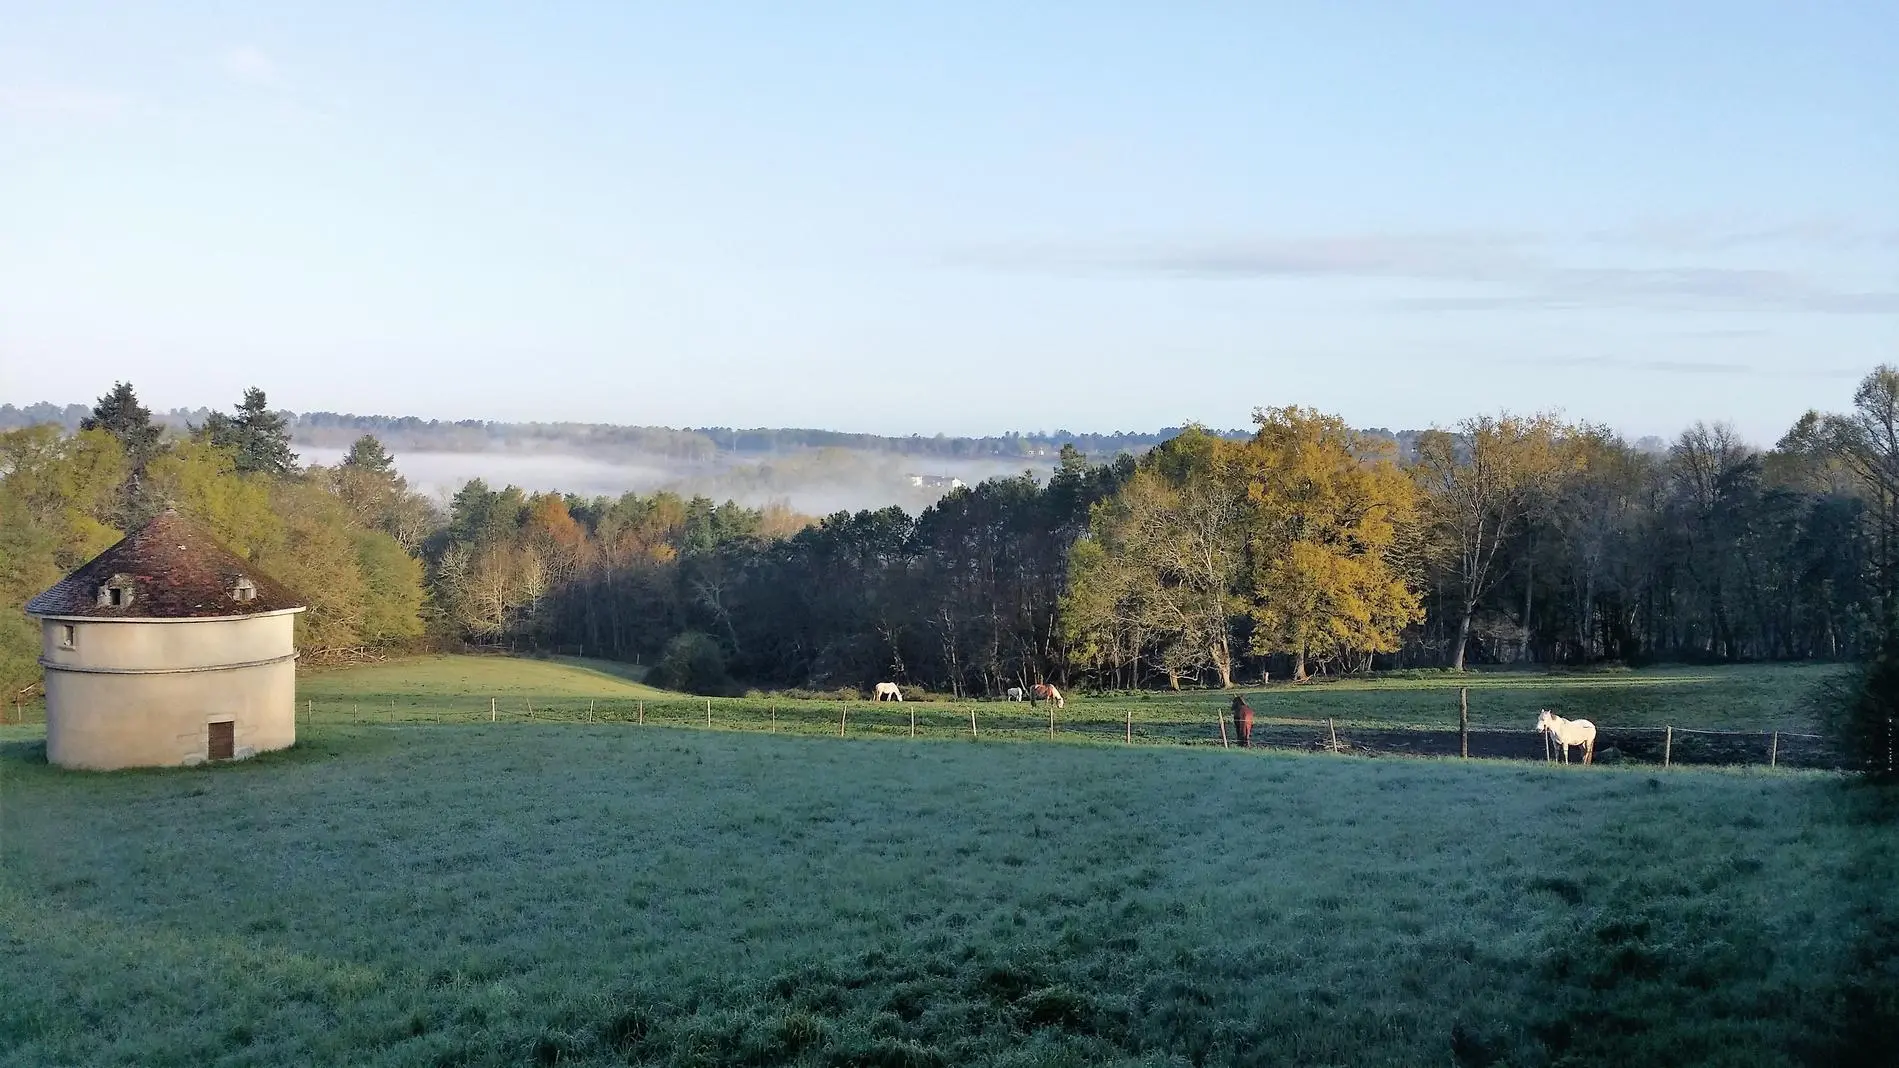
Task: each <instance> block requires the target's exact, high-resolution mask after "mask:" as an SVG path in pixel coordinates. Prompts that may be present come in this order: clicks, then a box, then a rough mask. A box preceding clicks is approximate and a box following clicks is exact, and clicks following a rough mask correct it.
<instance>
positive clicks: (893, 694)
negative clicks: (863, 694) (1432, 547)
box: [871, 682, 903, 701]
mask: <svg viewBox="0 0 1899 1068" xmlns="http://www.w3.org/2000/svg"><path fill="white" fill-rule="evenodd" d="M871 700H873V701H901V700H903V687H901V686H898V685H897V684H896V683H894V682H880V683H878V684H877V690H876V693H875V694H873V695H872V697H871Z"/></svg>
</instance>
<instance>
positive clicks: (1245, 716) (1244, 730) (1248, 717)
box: [1233, 694, 1253, 746]
mask: <svg viewBox="0 0 1899 1068" xmlns="http://www.w3.org/2000/svg"><path fill="white" fill-rule="evenodd" d="M1233 733H1235V734H1237V735H1239V736H1240V745H1241V746H1245V745H1247V744H1249V743H1250V742H1251V741H1252V738H1253V706H1252V705H1249V704H1247V703H1246V698H1244V697H1241V696H1239V695H1238V694H1235V695H1234V697H1233Z"/></svg>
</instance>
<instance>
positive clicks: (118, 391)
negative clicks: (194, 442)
mask: <svg viewBox="0 0 1899 1068" xmlns="http://www.w3.org/2000/svg"><path fill="white" fill-rule="evenodd" d="M79 428H80V429H81V430H103V431H105V432H106V433H108V434H111V435H112V436H113V437H115V438H118V439H119V445H120V446H121V447H122V448H123V449H124V450H125V458H126V459H127V460H129V461H131V464H132V470H133V471H135V472H136V471H139V470H142V469H144V467H145V461H147V460H149V459H151V458H152V454H153V453H154V452H156V451H157V450H158V437H159V434H160V430H159V428H158V426H157V425H156V424H154V423H153V422H152V410H151V409H150V408H147V407H145V406H144V405H143V404H140V403H139V402H138V394H137V393H135V392H133V390H132V383H130V382H114V383H113V384H112V392H110V393H107V394H106V395H105V396H103V397H100V398H99V402H98V403H97V404H95V405H93V406H92V414H91V415H89V416H87V417H86V418H85V419H82V420H80V423H79Z"/></svg>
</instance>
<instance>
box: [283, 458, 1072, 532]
mask: <svg viewBox="0 0 1899 1068" xmlns="http://www.w3.org/2000/svg"><path fill="white" fill-rule="evenodd" d="M295 448H296V450H297V452H298V454H299V459H300V461H301V462H302V463H305V464H323V465H326V466H329V465H334V464H337V463H340V462H342V459H343V457H344V455H345V453H346V450H344V449H341V448H337V447H334V446H328V445H312V444H307V443H302V442H299V443H297V444H296V445H295ZM391 451H392V452H394V455H395V459H396V469H397V470H398V471H400V472H401V473H402V475H403V477H404V478H407V479H408V480H409V484H410V486H412V487H413V488H415V489H416V490H417V491H419V492H421V493H424V494H427V495H429V496H430V497H434V498H437V499H439V500H442V501H446V500H447V499H448V498H450V497H452V496H454V494H455V492H456V491H457V490H459V489H461V488H462V486H463V485H464V484H466V483H467V482H468V481H469V480H470V479H475V478H479V479H482V480H484V481H485V482H487V483H488V484H489V485H490V486H493V487H495V488H500V487H502V486H508V485H514V486H519V487H521V488H522V489H524V490H528V491H530V492H533V491H543V492H545V491H558V492H561V493H572V494H577V495H579V496H582V497H600V496H606V497H617V496H619V495H620V494H622V493H628V492H633V493H653V492H655V491H658V490H672V491H674V492H676V493H680V494H682V495H685V496H692V495H694V494H704V495H705V496H707V497H711V498H713V499H715V500H720V501H723V500H726V499H728V498H729V499H731V500H735V501H738V502H739V503H740V504H745V505H750V506H753V507H760V506H763V505H766V504H770V503H773V502H779V503H783V504H786V505H789V506H790V507H791V508H793V509H794V510H796V511H799V512H803V513H805V514H807V515H829V514H831V513H833V512H839V511H849V512H854V511H858V510H860V509H865V508H883V507H887V506H889V505H893V504H894V505H899V506H901V507H903V508H904V509H905V510H906V511H909V512H910V513H912V514H915V513H917V512H919V511H921V510H922V509H924V508H926V507H928V506H929V505H931V504H933V503H935V502H936V501H937V500H938V499H939V498H941V497H942V496H943V494H945V493H947V492H948V491H949V490H950V488H951V484H950V483H949V481H948V480H952V479H956V480H961V481H962V482H963V483H965V484H967V485H972V486H973V485H975V484H976V483H978V482H981V481H982V480H984V479H987V478H996V477H1007V476H1012V475H1020V474H1022V473H1023V472H1024V471H1032V472H1033V473H1034V474H1035V476H1036V477H1037V478H1038V479H1042V478H1046V477H1047V476H1048V474H1049V473H1050V471H1052V470H1053V466H1052V465H1049V464H1043V463H1039V462H1036V461H1023V460H1005V459H999V458H998V459H982V460H946V459H935V458H932V459H929V460H922V459H919V458H916V457H903V456H893V455H890V454H887V453H876V452H867V451H862V450H855V449H812V450H808V451H803V452H799V453H794V454H791V455H788V456H778V457H773V458H772V459H769V460H762V461H758V462H751V463H747V462H725V463H705V462H693V463H679V462H676V461H673V462H669V461H668V460H667V458H665V457H661V456H644V457H641V458H639V459H638V460H637V461H626V462H621V461H614V460H604V459H600V458H598V457H592V456H580V455H575V454H572V453H557V452H545V451H538V450H537V451H534V452H512V451H501V450H494V451H484V452H421V451H418V452H401V451H396V450H391ZM912 476H922V477H923V479H924V481H925V485H922V486H918V485H916V484H915V483H914V481H913V478H912Z"/></svg>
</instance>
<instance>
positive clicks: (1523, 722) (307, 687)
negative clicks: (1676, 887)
mask: <svg viewBox="0 0 1899 1068" xmlns="http://www.w3.org/2000/svg"><path fill="white" fill-rule="evenodd" d="M1837 670H1838V669H1837V668H1834V667H1831V666H1826V665H1764V666H1739V667H1718V668H1657V669H1648V670H1643V671H1621V672H1602V673H1586V674H1546V673H1542V672H1473V673H1470V674H1467V675H1452V674H1449V673H1443V674H1437V673H1432V674H1426V675H1422V676H1420V677H1414V678H1391V677H1384V678H1374V679H1371V680H1344V681H1337V682H1314V683H1311V684H1306V685H1298V686H1293V685H1284V684H1276V685H1273V686H1271V687H1266V688H1263V689H1251V690H1242V691H1240V692H1243V693H1246V694H1247V695H1248V700H1249V701H1250V702H1251V703H1252V705H1253V707H1254V708H1255V709H1256V710H1257V711H1258V713H1259V714H1260V716H1262V717H1265V718H1266V719H1267V720H1271V719H1274V718H1284V719H1294V720H1314V719H1324V718H1326V717H1333V718H1335V719H1336V720H1337V721H1338V723H1339V725H1340V726H1366V727H1435V728H1439V729H1447V728H1454V727H1455V726H1456V725H1457V701H1458V690H1459V688H1460V687H1469V689H1470V704H1471V722H1472V723H1473V724H1475V725H1477V726H1479V727H1485V726H1489V727H1512V728H1518V729H1527V728H1529V727H1531V726H1532V725H1533V724H1534V722H1535V720H1536V712H1537V710H1538V709H1540V708H1550V709H1554V710H1556V711H1557V712H1558V713H1559V714H1561V715H1565V716H1568V717H1570V718H1584V719H1590V720H1594V721H1595V722H1596V723H1597V724H1598V725H1602V726H1661V725H1663V724H1668V723H1672V724H1674V725H1676V726H1678V727H1699V728H1709V729H1733V730H1772V729H1779V730H1792V731H1804V730H1810V729H1812V724H1811V723H1810V721H1809V718H1808V712H1807V710H1806V708H1805V707H1804V701H1805V698H1806V696H1807V694H1808V693H1809V692H1811V690H1812V689H1813V688H1814V686H1816V685H1817V684H1818V683H1819V682H1820V681H1821V680H1823V679H1824V678H1826V677H1828V676H1829V675H1830V674H1832V673H1833V672H1835V671H1837ZM628 671H637V669H629V668H628V667H627V666H626V665H616V664H612V663H609V662H605V661H583V660H572V659H568V660H561V661H544V660H526V659H509V658H504V657H471V656H435V657H419V658H411V659H405V660H397V661H392V662H389V663H386V664H377V665H372V666H367V667H354V668H344V669H332V670H324V671H317V672H312V673H309V674H307V675H306V676H305V677H304V678H303V679H302V680H301V683H300V691H299V692H300V696H301V697H303V698H305V699H308V700H312V701H314V702H315V704H316V707H317V708H318V709H319V710H320V711H324V712H326V713H329V714H331V715H332V716H340V717H345V718H347V716H349V715H351V714H356V713H361V714H363V715H367V714H369V713H372V712H381V711H383V710H386V709H387V708H388V707H389V703H390V700H391V698H393V699H394V701H395V707H396V713H397V715H396V717H395V718H397V719H401V718H404V717H405V716H418V715H419V716H421V717H422V718H429V717H432V716H435V715H438V714H439V715H442V716H445V717H447V718H450V719H465V720H469V721H477V720H481V719H485V718H487V711H488V700H489V698H490V697H493V698H495V699H497V701H498V707H499V709H500V711H501V713H502V714H503V715H504V716H505V715H508V714H510V713H511V714H513V715H515V716H517V717H518V716H521V715H523V714H524V713H525V709H526V706H527V703H528V702H533V703H534V705H535V707H536V708H538V709H541V710H542V714H551V715H563V714H564V715H575V714H581V713H584V710H585V709H586V708H587V702H588V701H594V702H596V703H599V704H601V705H603V706H604V707H605V708H606V712H607V714H610V715H614V716H619V715H621V714H623V713H629V712H631V711H632V710H633V704H632V703H633V702H635V701H639V700H645V701H647V702H649V705H650V711H651V712H652V714H653V716H655V717H656V718H657V719H659V720H660V721H664V722H678V723H685V722H689V721H691V720H692V719H693V718H694V715H695V710H697V714H698V715H703V709H704V700H703V699H701V698H692V697H687V696H685V695H682V694H674V693H667V692H665V691H662V690H657V689H654V688H652V687H648V686H645V685H642V684H639V683H636V682H633V681H631V680H630V679H628V678H626V677H624V676H623V675H622V674H619V673H622V672H628ZM1229 698H1230V695H1228V694H1220V693H1217V692H1207V691H1200V692H1188V693H1180V694H1172V693H1138V694H1106V695H1084V694H1076V695H1072V700H1071V701H1070V703H1069V706H1068V708H1067V709H1066V710H1064V712H1063V714H1062V716H1061V717H1060V719H1061V722H1062V723H1064V724H1069V725H1073V726H1076V727H1082V726H1085V725H1087V724H1089V723H1094V724H1095V725H1097V726H1099V727H1101V728H1102V729H1104V730H1106V731H1108V732H1109V733H1112V729H1113V727H1114V726H1116V725H1118V724H1120V723H1122V722H1123V718H1124V716H1125V715H1126V714H1127V713H1128V712H1129V711H1130V710H1131V711H1132V712H1133V713H1134V719H1135V722H1136V724H1137V725H1138V724H1141V723H1151V724H1155V725H1166V724H1193V725H1195V727H1196V729H1207V730H1210V729H1211V725H1212V724H1213V722H1214V719H1215V717H1216V715H1217V714H1218V713H1219V712H1220V711H1222V710H1224V709H1225V707H1226V703H1227V701H1228V700H1229ZM714 704H715V707H716V708H719V709H725V710H731V711H732V713H733V714H734V715H737V714H740V713H743V715H744V717H746V721H747V722H750V721H751V720H757V721H758V723H759V724H760V725H762V724H763V723H764V719H763V717H764V715H765V714H766V712H767V709H768V707H769V706H773V705H775V706H776V707H777V708H778V709H780V710H781V711H782V712H784V713H785V714H786V717H787V719H786V723H785V725H786V726H787V727H790V726H792V725H793V721H794V720H797V719H798V718H799V717H800V716H802V718H803V719H805V720H809V721H810V725H812V726H816V725H819V724H823V723H829V724H832V725H833V726H834V725H835V724H836V722H837V717H838V715H839V707H838V706H839V702H834V701H785V700H779V701H771V700H769V699H752V700H729V699H728V700H721V701H715V702H714ZM906 704H912V705H914V704H916V702H906ZM971 705H974V707H975V708H976V709H977V710H978V712H979V715H980V716H983V717H990V716H1003V715H1014V716H1019V717H1021V718H1022V720H1023V724H1024V729H1025V730H1032V725H1033V723H1034V722H1035V717H1036V716H1045V715H1046V712H1045V711H1037V710H1032V709H1030V708H1029V707H1028V706H1026V705H1020V706H1018V705H1014V704H1010V703H1005V702H998V701H984V702H944V701H930V702H926V703H923V704H921V705H920V708H919V711H920V712H921V714H922V715H924V716H925V717H926V719H925V721H924V723H925V725H926V726H928V725H932V724H935V725H937V726H940V727H942V728H944V729H950V728H951V726H952V725H953V724H954V723H956V722H958V721H960V722H962V723H964V724H967V718H968V708H969V707H970V706H971ZM859 707H864V705H863V704H862V703H860V705H859ZM910 711H911V709H909V708H905V709H903V710H901V715H899V710H897V709H895V708H890V707H886V708H883V709H875V710H873V709H868V708H865V711H864V712H862V713H859V715H860V716H861V717H862V722H864V723H865V725H866V726H868V725H870V724H871V723H872V722H874V721H875V720H876V717H878V716H881V717H882V719H883V720H886V721H888V722H889V723H896V722H898V720H902V719H907V717H908V715H909V712H910ZM893 717H895V718H893ZM938 721H941V722H940V723H938ZM728 722H737V720H735V719H731V718H730V717H728ZM997 723H998V726H999V727H1000V723H1001V721H997Z"/></svg>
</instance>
